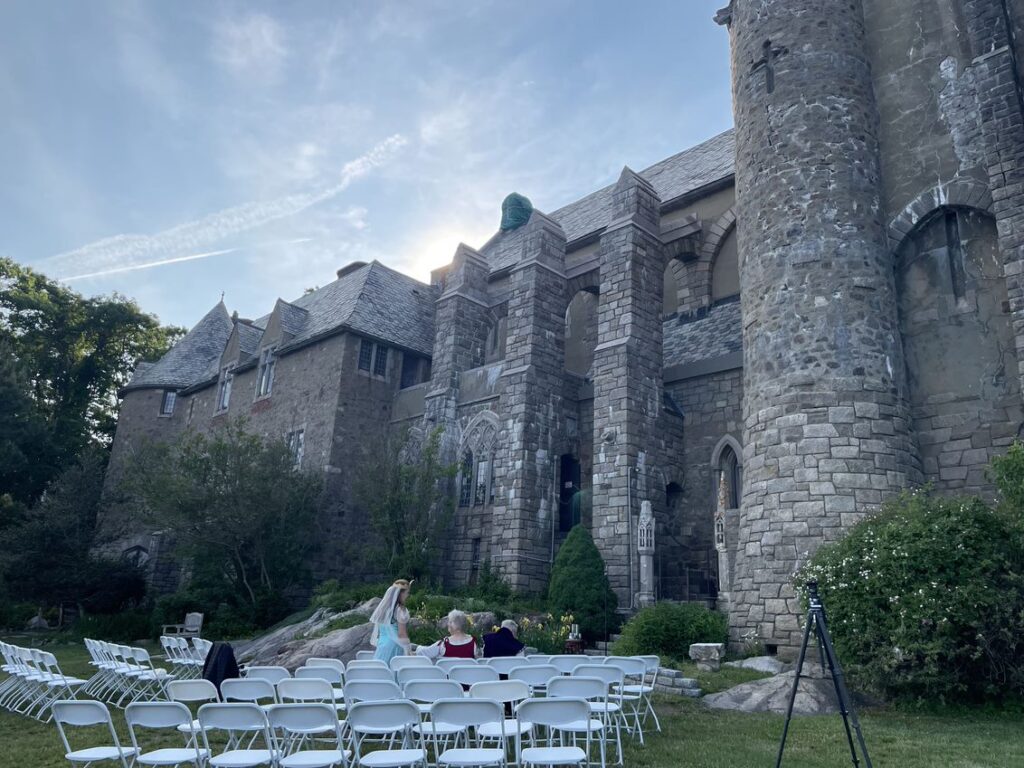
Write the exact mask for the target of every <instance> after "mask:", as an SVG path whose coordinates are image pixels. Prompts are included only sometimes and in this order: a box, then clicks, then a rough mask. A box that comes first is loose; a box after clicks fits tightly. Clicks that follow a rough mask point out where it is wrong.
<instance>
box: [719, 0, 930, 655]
mask: <svg viewBox="0 0 1024 768" xmlns="http://www.w3.org/2000/svg"><path fill="white" fill-rule="evenodd" d="M719 19H720V20H721V21H724V22H725V23H727V24H728V26H729V29H730V35H731V42H732V46H731V48H732V71H733V104H734V112H735V124H736V126H737V128H736V203H737V221H738V236H739V253H740V264H741V267H740V270H741V273H740V281H741V288H742V290H741V295H742V315H743V326H744V327H743V346H744V393H745V402H744V409H743V413H744V462H743V466H744V477H743V501H742V511H741V516H740V523H739V541H738V546H737V553H736V564H735V571H734V574H733V581H732V591H731V594H730V604H731V614H730V624H731V634H732V639H733V641H736V640H738V639H739V637H740V636H742V635H744V634H746V633H749V632H751V631H753V632H756V633H757V636H758V637H759V639H760V640H761V641H762V642H764V643H765V644H766V645H769V646H771V645H775V646H778V647H780V648H783V649H785V648H787V647H793V646H795V645H797V644H798V639H799V638H798V630H799V627H798V612H799V605H798V602H797V600H796V598H795V594H794V591H793V589H792V587H791V585H790V582H791V579H792V575H793V572H794V571H795V569H796V568H797V567H798V566H799V565H800V564H801V563H802V562H805V561H806V559H807V553H811V552H813V551H814V550H815V549H816V548H817V547H818V546H819V545H820V544H821V543H822V542H826V541H830V540H832V539H834V538H836V537H837V536H838V534H839V533H840V532H841V531H842V530H843V529H845V528H847V527H848V526H849V525H851V524H852V523H853V522H855V521H856V520H857V519H859V517H860V516H861V515H863V514H864V513H865V512H866V511H868V510H869V509H871V508H873V507H875V506H877V504H878V503H879V502H880V501H882V499H884V498H885V497H887V496H888V495H891V494H893V493H894V492H896V491H898V490H899V489H901V488H904V487H906V485H907V484H908V482H912V481H913V480H915V479H916V478H917V475H918V474H919V468H918V460H917V458H916V450H915V447H914V444H913V438H912V435H911V431H910V426H909V418H908V412H907V405H906V397H905V392H904V389H905V383H904V377H905V373H904V363H903V358H902V350H901V343H900V336H899V328H898V323H897V310H896V302H895V298H894V296H895V288H894V278H893V262H892V256H891V254H890V251H889V249H888V247H887V242H886V235H885V230H884V228H883V224H882V220H881V213H880V202H879V200H880V182H879V154H878V113H877V109H876V106H875V100H874V95H873V92H872V84H871V73H870V66H869V62H868V59H867V55H866V52H865V49H864V17H863V9H862V5H861V0H847V1H846V2H842V3H836V2H833V1H832V0H759V1H758V2H751V1H750V0H735V1H734V2H733V3H732V4H731V6H730V7H729V8H727V9H725V10H723V11H722V12H720V16H719Z"/></svg>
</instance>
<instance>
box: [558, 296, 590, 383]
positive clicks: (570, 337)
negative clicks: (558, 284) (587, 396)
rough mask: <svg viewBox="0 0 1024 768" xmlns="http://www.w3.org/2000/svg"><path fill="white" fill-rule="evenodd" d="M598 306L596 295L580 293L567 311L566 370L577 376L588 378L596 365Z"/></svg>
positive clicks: (573, 299) (574, 297)
mask: <svg viewBox="0 0 1024 768" xmlns="http://www.w3.org/2000/svg"><path fill="white" fill-rule="evenodd" d="M597 305H598V298H597V295H596V294H594V293H590V292H589V291H579V292H578V293H577V294H576V295H575V296H573V298H572V301H570V302H569V306H568V307H567V308H566V310H565V370H567V371H568V372H569V373H575V374H576V375H577V376H588V375H589V374H590V368H591V366H593V364H594V348H595V347H597V308H598V306H597Z"/></svg>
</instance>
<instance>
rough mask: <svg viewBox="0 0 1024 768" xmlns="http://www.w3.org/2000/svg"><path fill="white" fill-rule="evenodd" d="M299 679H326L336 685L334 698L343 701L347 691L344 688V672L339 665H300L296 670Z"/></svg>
mask: <svg viewBox="0 0 1024 768" xmlns="http://www.w3.org/2000/svg"><path fill="white" fill-rule="evenodd" d="M295 678H296V679H298V680H326V681H327V682H328V683H330V684H331V685H332V686H334V698H335V699H336V700H338V701H341V700H342V699H343V698H344V696H345V693H344V691H343V689H342V683H344V674H343V673H342V672H341V670H339V669H338V668H337V667H333V666H332V667H299V668H298V669H296V670H295Z"/></svg>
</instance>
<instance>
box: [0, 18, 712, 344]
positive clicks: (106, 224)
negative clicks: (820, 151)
mask: <svg viewBox="0 0 1024 768" xmlns="http://www.w3.org/2000/svg"><path fill="white" fill-rule="evenodd" d="M722 4H723V0H712V1H711V2H708V1H707V0H665V1H664V2H662V1H660V0H657V1H656V0H633V1H632V2H626V1H625V0H575V2H568V1H567V0H564V1H563V0H518V1H517V2H514V3H512V2H508V1H507V0H506V1H505V2H497V1H495V2H488V1H487V0H473V1H471V2H467V0H461V2H455V1H454V0H452V1H451V2H441V1H440V0H415V1H413V0H409V1H408V2H389V1H388V0H367V1H366V2H358V1H356V0H352V1H351V2H340V1H339V0H331V1H326V0H325V1H323V2H320V1H318V0H304V1H303V2H301V3H284V2H279V3H261V2H216V1H211V0H202V1H200V0H177V1H176V2H173V3H171V2H158V1H157V0H151V1H150V2H132V1H131V0H116V1H111V2H104V1H103V0H91V1H90V2H88V3H85V2H78V3H67V2H57V0H34V1H33V2H20V3H14V2H11V3H2V4H0V114H2V116H3V117H2V119H0V169H3V172H2V175H0V255H3V256H7V257H10V258H13V259H14V260H15V261H17V262H19V263H21V264H25V265H29V266H31V267H33V268H35V269H38V270H39V271H41V272H43V273H45V274H46V275H48V276H50V277H52V278H56V279H61V280H63V281H65V282H66V284H67V285H69V286H70V287H72V288H73V289H74V290H76V291H79V292H81V293H83V294H86V295H100V294H110V293H113V292H116V293H118V294H121V295H124V296H128V297H131V298H133V299H135V300H136V301H138V303H139V305H140V306H141V307H142V308H143V309H144V310H145V311H147V312H151V313H153V314H155V315H156V316H158V317H159V318H160V320H161V321H163V322H165V323H172V324H175V325H183V326H191V325H193V324H194V323H195V322H196V321H197V320H198V319H199V318H200V317H201V316H202V315H203V314H205V313H206V312H207V311H208V310H209V308H210V307H212V306H213V305H214V304H215V303H216V302H217V301H218V300H219V299H220V298H221V294H222V293H223V294H224V300H225V303H226V304H227V306H228V308H229V309H230V310H238V312H239V314H241V315H242V316H243V317H258V316H260V315H262V314H265V313H266V312H269V311H270V309H271V308H272V307H273V303H274V300H275V299H276V298H278V297H281V298H284V299H286V300H287V299H294V298H296V297H298V296H300V295H301V294H302V292H303V291H304V290H305V289H307V288H310V287H314V286H320V285H324V284H326V283H328V282H330V281H331V280H333V279H334V273H335V271H336V270H337V269H338V268H339V267H342V266H344V265H345V264H348V263H349V262H351V261H354V260H363V261H369V260H371V259H377V260H379V261H381V262H382V263H384V264H387V265H388V266H391V267H394V268H395V269H399V270H401V271H403V272H405V273H407V274H410V275H412V276H414V277H416V278H418V279H420V280H424V281H426V280H428V279H429V274H430V270H431V269H433V268H436V267H438V266H441V265H443V264H446V263H448V262H449V261H450V260H451V257H452V255H453V254H454V252H455V248H456V246H457V245H458V243H459V242H465V243H467V244H469V245H471V246H473V247H480V246H481V245H483V243H484V242H485V241H486V240H487V239H488V238H489V237H490V236H491V235H492V234H493V233H494V231H495V230H496V229H497V226H498V222H499V219H500V209H501V201H502V200H503V199H504V198H505V196H506V195H507V194H508V193H510V192H513V191H515V192H519V193H521V194H524V195H526V196H527V197H529V198H530V199H531V200H532V202H533V204H534V207H535V208H537V209H539V210H542V211H552V210H554V209H556V208H559V207H561V206H562V205H565V204H567V203H569V202H572V201H573V200H575V199H578V198H579V197H582V196H583V195H585V194H588V193H589V192H592V191H594V190H595V189H598V188H600V187H602V186H604V185H606V184H610V183H613V182H614V181H615V179H616V178H617V176H618V174H619V172H620V171H621V170H622V167H623V166H624V165H629V166H630V167H631V168H634V169H636V170H642V169H643V168H646V167H647V166H649V165H652V164H653V163H655V162H657V161H658V160H660V159H662V158H664V157H667V156H669V155H672V154H674V153H676V152H679V151H680V150H682V149H685V148H686V147H688V146H691V145H693V144H696V143H699V142H700V141H702V140H704V139H707V138H710V137H711V136H714V135H715V134H717V133H720V132H721V131H723V130H725V129H727V128H728V127H730V125H731V124H732V111H731V106H730V90H729V88H730V86H729V58H728V36H727V34H726V32H725V30H724V29H722V28H721V27H718V26H717V25H715V23H714V22H713V21H712V16H713V15H714V12H715V10H716V9H717V7H718V6H720V5H722Z"/></svg>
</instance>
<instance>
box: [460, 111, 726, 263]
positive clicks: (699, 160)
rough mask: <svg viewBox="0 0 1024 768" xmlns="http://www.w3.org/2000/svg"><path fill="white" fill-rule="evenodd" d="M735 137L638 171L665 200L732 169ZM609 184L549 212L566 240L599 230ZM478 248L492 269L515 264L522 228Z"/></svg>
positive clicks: (608, 204)
mask: <svg viewBox="0 0 1024 768" xmlns="http://www.w3.org/2000/svg"><path fill="white" fill-rule="evenodd" d="M735 149H736V141H735V138H734V135H733V131H732V129H729V130H728V131H725V132H724V133H720V134H718V135H717V136H715V137H713V138H711V139H708V140H707V141H705V142H703V143H701V144H698V145H697V146H695V147H690V148H689V149H685V150H683V151H682V152H680V153H678V154H675V155H672V156H671V157H668V158H665V159H664V160H662V161H660V162H658V163H655V164H654V165H652V166H651V167H650V168H648V169H646V170H644V171H641V172H640V176H642V177H643V178H644V179H646V180H647V181H649V182H650V183H651V185H652V186H653V187H654V189H655V191H656V192H657V193H658V197H659V198H660V199H661V202H662V203H667V202H669V201H670V200H674V199H676V198H677V197H681V196H682V195H685V194H687V193H689V192H693V191H694V190H695V189H700V188H701V187H703V186H706V185H707V184H711V183H712V182H715V181H719V180H721V179H724V178H727V177H729V176H731V175H732V174H733V171H734V155H735ZM614 188H615V185H614V184H610V185H608V186H607V187H604V188H603V189H599V190H598V191H597V192H593V193H591V194H589V195H587V196H586V197H584V198H581V199H579V200H577V201H576V202H574V203H570V204H569V205H566V206H564V207H562V208H559V209H558V210H556V211H555V212H553V213H551V214H550V216H551V218H552V219H554V220H555V221H557V222H558V223H559V224H560V225H561V226H562V229H563V230H564V231H565V237H566V240H567V241H569V242H572V241H573V240H578V239H579V238H581V237H583V236H584V235H589V234H591V233H592V232H597V231H600V230H601V229H602V228H603V227H605V226H606V225H607V224H608V222H609V221H610V220H611V217H612V192H613V190H614ZM480 252H481V253H482V254H483V255H484V256H485V257H486V258H487V261H488V263H489V264H490V266H491V269H492V270H497V269H502V268H504V267H508V266H511V265H512V264H515V263H516V262H517V261H518V260H519V257H520V254H521V252H522V228H519V229H514V230H511V231H510V232H499V233H498V234H496V235H495V236H494V237H492V238H491V239H490V240H489V241H488V242H487V243H486V244H485V245H484V246H483V247H482V248H481V249H480Z"/></svg>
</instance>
